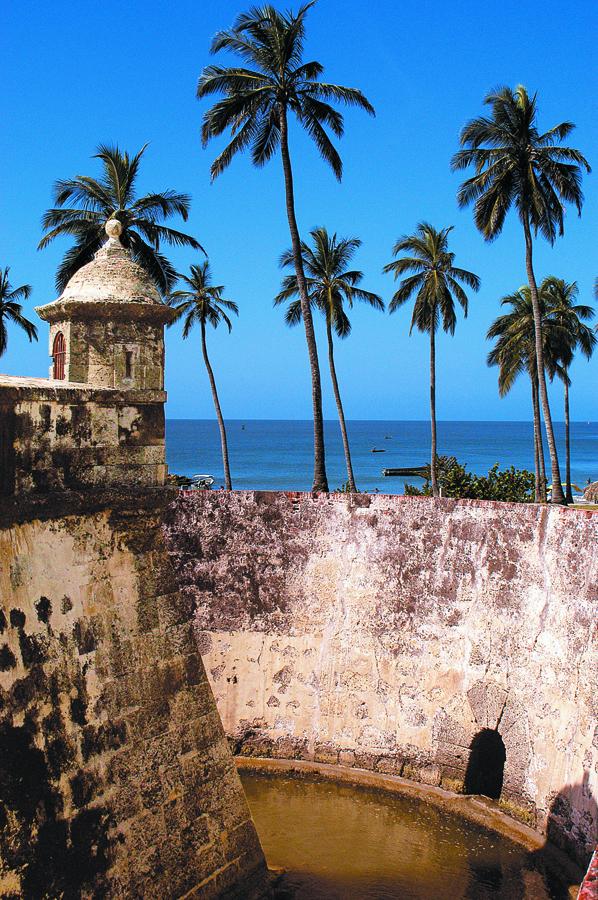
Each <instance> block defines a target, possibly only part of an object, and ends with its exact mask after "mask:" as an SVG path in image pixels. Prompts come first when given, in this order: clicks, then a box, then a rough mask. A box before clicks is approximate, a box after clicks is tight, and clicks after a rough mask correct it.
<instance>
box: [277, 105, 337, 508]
mask: <svg viewBox="0 0 598 900" xmlns="http://www.w3.org/2000/svg"><path fill="white" fill-rule="evenodd" d="M279 119H280V149H281V156H282V168H283V171H284V183H285V191H286V203H287V218H288V220H289V231H290V232H291V244H292V248H293V258H294V261H295V272H296V274H297V285H298V287H299V300H300V302H301V317H302V319H303V325H304V327H305V339H306V341H307V352H308V354H309V365H310V369H311V396H312V406H313V416H314V480H313V487H312V490H313V491H324V492H327V491H328V478H327V477H326V457H325V450H324V419H323V417H322V383H321V380H320V364H319V362H318V348H317V346H316V335H315V332H314V323H313V318H312V314H311V306H310V303H309V299H308V296H307V283H306V281H305V272H304V271H303V259H302V257H301V241H300V238H299V229H298V227H297V217H296V216H295V194H294V188H293V171H292V168H291V157H290V154H289V134H288V123H287V111H286V109H285V107H284V106H283V105H282V104H281V105H280V106H279Z"/></svg>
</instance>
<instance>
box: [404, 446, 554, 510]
mask: <svg viewBox="0 0 598 900" xmlns="http://www.w3.org/2000/svg"><path fill="white" fill-rule="evenodd" d="M428 468H430V467H428ZM436 470H437V484H438V488H439V492H440V494H441V496H443V497H453V498H455V499H457V500H462V499H467V500H502V501H504V502H506V503H532V502H533V501H534V491H535V483H536V478H535V476H534V473H533V472H528V471H527V470H526V469H515V468H514V467H513V466H510V468H508V469H503V470H502V471H501V470H500V469H499V464H498V463H496V464H495V465H494V466H492V468H491V469H490V471H489V472H488V474H487V475H474V474H473V473H472V472H468V471H467V468H466V467H465V466H462V465H461V464H460V463H459V462H457V460H456V459H455V457H454V456H437V457H436ZM405 493H406V494H407V495H409V496H411V497H430V496H432V482H431V476H430V474H429V473H428V476H427V477H426V480H425V482H424V486H423V487H422V488H417V487H414V486H413V485H411V484H407V485H405Z"/></svg>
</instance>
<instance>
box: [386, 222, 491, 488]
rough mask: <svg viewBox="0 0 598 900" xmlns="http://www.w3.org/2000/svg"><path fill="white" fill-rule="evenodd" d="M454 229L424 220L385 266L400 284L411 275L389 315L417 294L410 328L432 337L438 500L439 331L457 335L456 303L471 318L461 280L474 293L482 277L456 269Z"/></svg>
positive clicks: (432, 465)
mask: <svg viewBox="0 0 598 900" xmlns="http://www.w3.org/2000/svg"><path fill="white" fill-rule="evenodd" d="M452 230H453V226H452V225H451V226H450V227H449V228H443V229H442V230H440V231H439V230H438V229H436V228H434V227H433V226H432V225H430V224H429V223H428V222H420V224H419V225H418V226H417V230H416V232H415V234H411V235H408V236H407V237H402V238H400V239H399V240H398V241H397V242H396V244H395V245H394V247H393V251H392V252H393V255H394V256H399V254H400V253H408V254H409V256H401V257H400V259H397V260H396V261H395V262H391V263H388V265H386V266H384V271H385V272H392V273H393V275H394V277H395V280H396V279H397V278H399V277H401V276H402V275H405V274H406V273H407V272H410V273H412V274H410V275H408V276H407V277H406V278H403V279H402V281H401V284H400V287H399V289H398V291H396V293H395V294H394V296H393V298H392V300H391V301H390V304H389V307H388V311H389V312H390V313H393V312H395V311H396V310H397V309H399V308H400V307H401V306H402V305H403V304H404V303H406V302H407V301H408V300H409V299H410V298H411V297H413V295H414V294H415V303H414V306H413V315H412V317H411V329H410V331H409V333H411V331H412V330H413V327H414V326H415V327H416V328H417V329H418V330H419V331H423V332H425V333H426V334H428V335H429V336H430V422H431V426H432V455H431V461H430V479H431V485H432V495H433V496H434V497H437V496H438V484H437V479H436V332H437V330H438V326H439V325H440V324H442V327H443V329H444V331H447V332H449V334H454V333H455V325H456V324H457V315H456V312H455V299H456V300H457V302H458V303H459V304H460V305H461V308H462V309H463V314H464V315H467V303H468V301H467V295H466V294H465V291H464V290H463V288H462V287H461V285H460V283H459V282H463V284H465V285H467V287H469V288H471V289H472V290H474V291H477V290H479V288H480V279H479V278H478V276H477V275H474V274H473V272H468V271H467V269H458V268H456V267H455V266H454V265H453V262H454V260H455V254H454V253H451V252H450V251H449V249H448V236H449V233H450V232H451V231H452Z"/></svg>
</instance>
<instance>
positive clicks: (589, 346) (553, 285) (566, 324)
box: [540, 275, 596, 503]
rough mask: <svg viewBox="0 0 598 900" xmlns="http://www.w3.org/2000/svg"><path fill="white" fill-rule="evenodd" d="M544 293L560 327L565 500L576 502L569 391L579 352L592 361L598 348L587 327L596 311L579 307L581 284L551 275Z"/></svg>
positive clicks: (542, 288)
mask: <svg viewBox="0 0 598 900" xmlns="http://www.w3.org/2000/svg"><path fill="white" fill-rule="evenodd" d="M540 294H541V296H542V298H543V300H544V304H545V307H546V314H547V318H548V319H549V321H550V322H551V323H553V324H554V325H555V326H556V348H555V352H556V355H557V357H558V361H559V363H560V368H559V371H558V375H559V377H560V379H561V381H562V382H563V384H564V393H565V448H566V475H565V499H566V501H567V503H573V491H572V489H571V434H570V422H569V388H570V386H571V378H570V374H569V372H570V366H571V363H572V362H573V357H574V356H575V351H576V350H581V352H582V353H583V355H584V356H585V357H586V359H589V358H590V357H591V355H592V353H593V352H594V347H595V346H596V335H595V334H594V332H593V330H592V329H591V328H589V327H588V326H587V325H585V324H584V322H583V321H582V320H583V319H586V320H587V319H591V318H592V317H593V316H594V309H593V307H591V306H585V305H583V304H577V303H576V302H575V301H576V300H577V298H578V295H579V290H578V287H577V282H575V281H572V282H570V283H567V282H566V281H564V280H563V279H562V278H556V277H555V276H554V275H550V276H549V277H548V278H545V279H544V280H543V281H542V284H541V286H540Z"/></svg>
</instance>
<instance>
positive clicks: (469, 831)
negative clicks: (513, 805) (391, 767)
mask: <svg viewBox="0 0 598 900" xmlns="http://www.w3.org/2000/svg"><path fill="white" fill-rule="evenodd" d="M242 780H243V785H244V787H245V791H246V793H247V799H248V801H249V805H250V807H251V811H252V814H253V817H254V820H255V824H256V826H257V830H258V833H259V835H260V839H261V841H262V846H263V847H264V850H265V853H266V857H267V859H268V863H269V865H270V866H273V867H282V868H284V869H285V870H286V874H285V876H284V877H283V879H282V881H281V884H280V893H279V895H278V896H280V897H282V898H284V900H291V898H293V900H324V898H326V900H341V898H342V900H374V898H376V900H385V898H405V900H430V898H441V897H447V898H450V900H459V898H462V900H484V898H492V900H519V898H522V900H523V898H525V900H548V898H550V900H560V898H561V897H564V896H567V894H566V888H564V890H565V893H564V894H563V886H562V885H559V884H558V882H557V881H556V880H555V876H554V875H551V874H547V873H546V872H545V871H544V869H543V866H542V865H540V864H539V865H538V866H536V865H535V862H534V858H533V857H532V856H530V854H528V853H527V852H526V851H525V850H524V849H523V848H521V847H519V846H518V845H516V844H513V843H511V842H510V841H508V840H506V839H505V838H501V837H500V836H498V835H495V834H492V833H490V832H487V831H485V830H484V829H481V828H478V827H476V826H474V825H472V824H470V823H468V822H465V821H463V820H461V819H459V818H457V817H453V816H450V815H448V814H447V813H445V812H444V811H441V810H438V809H436V808H434V807H432V806H428V805H427V804H425V803H420V802H418V801H416V800H412V799H410V798H407V797H401V796H398V795H388V794H384V793H381V792H377V791H372V790H370V789H362V788H356V787H353V786H349V785H341V784H333V783H327V782H319V783H318V782H313V781H303V780H301V781H299V780H296V779H293V778H288V777H284V776H276V777H275V778H271V777H270V778H268V777H263V776H257V775H249V774H247V773H243V775H242Z"/></svg>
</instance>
